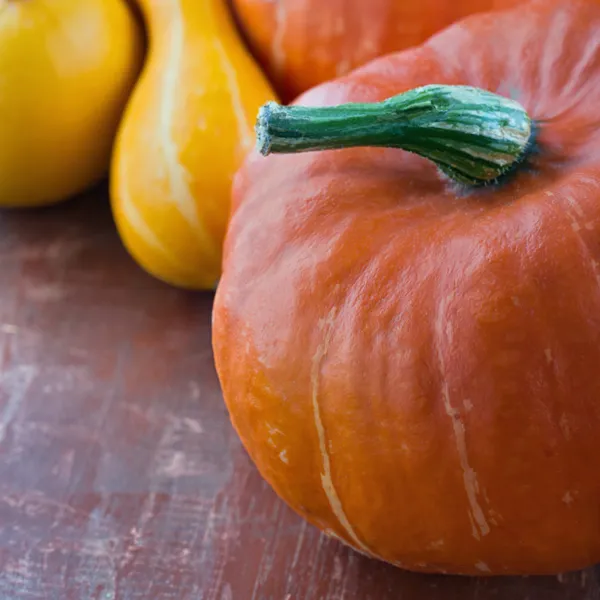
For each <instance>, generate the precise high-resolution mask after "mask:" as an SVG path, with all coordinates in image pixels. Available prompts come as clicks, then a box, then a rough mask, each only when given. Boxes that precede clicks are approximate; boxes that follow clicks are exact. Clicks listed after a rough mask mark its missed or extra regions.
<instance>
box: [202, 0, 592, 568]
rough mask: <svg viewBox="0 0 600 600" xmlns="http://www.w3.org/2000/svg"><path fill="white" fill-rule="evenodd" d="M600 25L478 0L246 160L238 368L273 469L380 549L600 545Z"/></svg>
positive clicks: (266, 130)
mask: <svg viewBox="0 0 600 600" xmlns="http://www.w3.org/2000/svg"><path fill="white" fill-rule="evenodd" d="M598 31H600V7H599V6H598V5H596V4H595V3H590V2H586V1H585V0H566V1H562V2H558V1H556V0H542V1H539V2H532V3H530V4H528V5H527V6H523V7H520V8H518V9H515V10H511V11H505V12H498V13H488V14H484V15H476V16H472V17H469V18H467V19H465V20H464V21H462V22H460V23H458V24H456V25H454V26H452V27H450V28H448V29H447V30H445V31H444V32H443V33H441V34H439V35H437V36H436V37H434V38H433V39H432V40H430V41H429V42H427V43H425V44H424V45H422V46H420V47H416V48H414V49H410V50H407V51H404V52H401V53H398V54H394V55H390V56H387V57H384V58H381V59H379V60H377V61H375V62H372V63H370V64H369V65H367V66H365V67H363V68H361V69H359V70H357V71H354V72H353V73H351V74H349V75H348V76H346V77H345V78H342V79H339V80H337V81H333V82H330V83H326V84H324V85H322V86H320V87H318V88H316V89H314V90H312V91H310V92H308V93H307V94H306V95H304V96H303V97H301V98H300V99H299V100H298V102H297V103H296V104H297V105H296V106H291V107H278V106H276V105H270V106H268V107H267V108H266V109H264V110H263V111H262V113H261V122H260V123H259V139H260V143H261V148H262V150H263V151H264V152H265V153H267V152H268V151H271V152H286V154H282V155H280V156H269V157H267V158H265V157H263V156H260V154H259V153H258V152H254V153H253V154H252V155H251V156H250V157H249V158H248V160H247V162H246V163H245V165H244V167H243V169H242V170H241V171H240V172H239V173H238V175H237V177H236V182H235V190H234V201H233V214H232V218H231V221H230V225H229V230H228V234H227V238H226V245H225V258H224V267H223V268H224V274H223V277H222V279H221V282H220V285H219V288H218V291H217V295H216V300H215V307H214V330H213V331H214V333H213V336H214V337H213V344H214V350H215V357H216V365H217V369H218V373H219V377H220V381H221V384H222V388H223V394H224V398H225V402H226V404H227V407H228V409H229V412H230V415H231V419H232V422H233V425H234V426H235V428H236V430H237V432H238V434H239V435H240V437H241V439H242V441H243V443H244V445H245V447H246V448H247V450H248V452H249V454H250V456H251V457H252V459H253V460H254V462H255V463H256V465H257V466H258V468H259V470H260V472H261V473H262V475H263V476H264V477H265V478H266V480H267V481H268V482H269V483H270V484H271V485H272V486H273V488H274V489H275V490H276V491H277V493H278V494H279V495H280V496H281V497H282V498H283V499H284V500H285V501H286V502H287V503H288V504H289V505H290V506H291V507H293V508H294V509H295V510H296V511H297V512H298V513H299V514H301V515H302V516H304V517H305V518H306V519H308V520H309V521H310V522H311V523H313V524H314V525H316V526H317V527H319V528H321V529H322V530H324V531H326V532H329V533H330V534H331V535H334V536H336V537H338V538H340V539H342V540H343V541H344V542H345V543H347V544H349V545H350V546H352V547H354V548H356V549H357V550H359V551H361V552H364V553H366V554H368V555H370V556H374V557H377V558H380V559H382V560H385V561H388V562H390V563H393V564H396V565H399V566H402V567H405V568H407V569H411V570H417V571H430V572H450V573H462V574H515V573H529V574H535V573H554V572H559V571H564V570H569V569H576V568H580V567H584V566H586V565H590V564H592V563H595V562H597V561H599V560H600V536H599V535H598V531H599V527H600V511H599V506H600V477H598V465H597V463H596V458H597V457H598V456H600V401H599V399H600V375H599V370H598V365H600V121H599V117H598V107H599V106H600V45H599V44H598V39H599V38H598ZM427 84H437V85H436V86H434V87H431V86H429V87H426V88H424V89H418V88H419V87H420V86H425V85H427ZM455 86H470V87H469V88H462V87H455ZM415 88H417V90H416V91H411V92H409V93H408V94H404V92H407V91H408V90H414V89H415ZM459 92H460V93H459ZM462 92H465V94H467V95H464V94H462ZM488 92H491V93H492V94H489V93H488ZM469 94H475V95H474V96H473V95H469ZM397 95H399V96H397ZM509 97H512V98H513V99H514V101H513V100H509V99H508V98H509ZM390 98H393V99H392V100H388V101H387V102H383V101H384V100H386V99H390ZM381 102H383V104H382V103H381ZM346 103H354V104H351V105H347V104H346ZM357 103H358V104H357ZM360 103H363V104H360ZM361 136H362V137H361ZM532 136H533V137H532ZM532 139H534V140H535V144H534V145H533V146H532V145H531V144H530V142H531V141H532ZM364 145H368V146H371V147H355V148H346V149H337V150H335V149H332V150H327V151H312V152H303V153H301V154H291V152H293V151H297V150H320V149H322V148H340V147H342V146H364ZM373 146H383V147H379V148H378V147H373ZM390 146H397V147H390ZM407 150H409V151H407ZM419 155H420V156H419ZM432 161H434V162H435V163H437V167H439V168H437V167H436V164H434V162H432ZM440 171H442V172H443V174H440ZM507 171H509V172H508V173H507ZM448 176H450V177H451V178H453V179H456V180H458V181H460V182H461V183H460V184H456V183H452V182H451V181H449V179H448ZM497 176H500V178H499V179H498V180H497V181H496V179H497ZM475 183H479V184H481V183H483V184H485V185H472V184H475Z"/></svg>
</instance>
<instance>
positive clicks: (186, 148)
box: [111, 0, 274, 289]
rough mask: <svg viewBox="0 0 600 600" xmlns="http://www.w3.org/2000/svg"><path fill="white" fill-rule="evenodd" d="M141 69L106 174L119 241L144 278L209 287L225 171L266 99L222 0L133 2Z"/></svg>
mask: <svg viewBox="0 0 600 600" xmlns="http://www.w3.org/2000/svg"><path fill="white" fill-rule="evenodd" d="M139 4H140V8H141V10H142V13H143V14H144V16H145V19H146V23H147V28H148V32H149V53H148V58H147V61H146V66H145V68H144V71H143V73H142V76H141V77H140V80H139V82H138V84H137V86H136V89H135V91H134V93H133V95H132V98H131V100H130V102H129V105H128V107H127V109H126V112H125V116H124V119H123V121H122V124H121V129H120V131H119V134H118V137H117V143H116V148H115V153H114V157H113V165H112V174H111V178H112V179H111V198H112V206H113V213H114V217H115V221H116V223H117V227H118V230H119V233H120V235H121V237H122V240H123V243H124V244H125V246H126V247H127V249H128V251H129V252H130V254H131V255H132V256H133V257H134V259H135V260H136V261H137V262H138V263H139V264H140V265H141V266H142V267H143V268H144V269H145V270H146V271H148V272H149V273H151V274H152V275H154V276H155V277H157V278H159V279H161V280H163V281H165V282H168V283H170V284H172V285H175V286H178V287H183V288H189V289H210V288H213V287H214V286H215V284H216V282H217V281H218V278H219V276H220V272H221V247H222V243H223V238H224V234H225V229H226V225H227V219H228V216H229V197H230V191H231V181H232V177H233V174H234V172H235V171H236V169H237V167H238V166H239V164H240V162H241V160H242V159H243V158H244V156H245V155H246V153H247V152H248V150H250V148H251V147H252V145H253V144H254V121H255V118H256V114H257V111H258V108H259V107H260V106H261V105H262V104H263V103H264V102H266V101H268V100H269V99H272V98H274V93H273V91H272V90H271V87H270V85H269V84H268V82H267V80H266V79H265V77H264V76H263V74H262V72H261V71H260V69H259V68H258V67H257V65H256V64H255V63H254V61H253V59H252V58H251V56H250V55H249V53H248V51H247V50H246V48H245V47H244V45H243V43H242V41H241V39H240V37H239V35H238V32H237V30H236V28H235V25H234V23H233V21H232V19H231V16H230V14H229V10H228V7H227V4H226V1H225V0H139Z"/></svg>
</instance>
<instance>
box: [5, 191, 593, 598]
mask: <svg viewBox="0 0 600 600" xmlns="http://www.w3.org/2000/svg"><path fill="white" fill-rule="evenodd" d="M211 300H212V297H211V296H210V295H206V294H191V293H185V292H180V291H176V290H173V289H170V288H168V287H167V286H164V285H162V284H161V283H159V282H156V281H154V280H152V279H151V278H150V277H148V276H146V275H145V274H143V273H142V272H141V271H140V270H139V269H138V268H137V267H136V266H135V265H134V264H133V263H132V262H131V260H130V259H129V258H128V256H127V255H126V253H125V251H124V250H123V248H122V246H121V245H120V243H119V241H118V238H117V236H116V234H115V231H114V228H113V226H112V222H111V218H110V212H109V210H108V205H107V201H106V195H105V191H104V190H102V189H101V190H99V191H96V192H95V193H93V194H90V195H89V196H88V197H87V198H83V199H81V200H77V201H74V202H71V203H69V204H66V205H64V206H61V207H56V208H52V209H46V210H42V211H37V212H29V213H19V212H12V213H3V214H1V215H0V352H1V354H0V598H1V599H2V600H17V599H19V600H20V599H23V600H33V599H38V598H39V599H44V600H46V599H51V600H54V599H56V600H59V599H60V600H87V599H96V600H138V599H139V600H142V599H143V600H152V599H157V600H170V599H173V600H188V599H189V600H232V599H233V600H296V599H297V600H300V599H308V600H313V599H314V600H321V599H323V600H334V599H335V600H341V599H344V600H455V599H456V600H487V599H495V600H538V599H539V600H559V599H560V600H574V599H577V600H583V599H585V600H592V599H598V598H600V586H599V584H598V573H599V572H598V571H597V570H595V569H589V570H587V571H584V572H581V573H570V574H567V575H564V576H561V577H548V578H535V577H531V578H509V579H468V578H454V577H428V576H422V575H415V574H411V573H406V572H402V571H400V570H398V569H395V568H392V567H389V566H387V565H384V564H380V563H377V562H374V561H370V560H367V559H365V558H363V557H362V556H359V555H357V554H355V553H353V552H351V551H349V550H348V549H346V548H344V547H342V546H341V545H340V544H338V543H337V542H335V541H331V540H329V539H327V538H324V537H323V536H321V535H320V534H319V533H318V532H317V531H316V530H314V529H313V528H311V527H309V526H307V525H305V524H304V523H303V522H302V521H301V520H300V519H299V518H298V517H297V516H296V515H295V514H293V513H292V512H291V511H290V510H288V509H287V508H286V507H285V506H284V505H283V504H282V503H281V502H280V501H279V500H278V499H277V498H276V497H275V495H274V494H273V493H272V492H271V490H270V489H269V488H268V487H267V486H266V485H265V483H264V482H263V481H262V479H261V478H260V476H259V475H258V473H257V472H256V470H255V469H254V468H253V466H252V465H251V463H250V462H249V460H248V458H247V457H246V455H245V453H244V451H243V449H242V448H241V446H240V444H239V442H238V440H237V438H236V436H235V434H234V432H233V430H232V428H231V426H230V424H229V421H228V417H227V413H226V411H225V409H224V406H223V403H222V400H221V396H220V392H219V386H218V382H217V379H216V376H215V372H214V367H213V361H212V354H211V347H210V310H211ZM591 458H592V457H591Z"/></svg>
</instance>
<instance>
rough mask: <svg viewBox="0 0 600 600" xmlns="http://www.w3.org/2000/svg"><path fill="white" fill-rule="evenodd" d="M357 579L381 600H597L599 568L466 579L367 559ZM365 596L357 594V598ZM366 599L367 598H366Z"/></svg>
mask: <svg viewBox="0 0 600 600" xmlns="http://www.w3.org/2000/svg"><path fill="white" fill-rule="evenodd" d="M354 570H355V573H353V579H355V580H356V581H357V582H358V583H359V587H360V586H364V590H365V593H367V590H368V593H369V594H371V596H369V597H373V598H377V599H378V600H388V599H389V600H395V599H396V598H398V597H400V596H399V595H400V594H401V597H402V599H403V600H492V599H493V600H532V599H533V598H543V599H544V600H581V599H582V598H592V597H595V596H594V594H595V593H597V588H598V575H599V571H598V568H597V567H590V568H588V569H584V570H582V571H575V572H571V573H565V574H560V575H558V576H523V577H464V576H450V575H429V574H421V573H411V572H408V571H403V570H402V569H397V568H396V567H393V566H391V565H387V564H383V563H378V562H377V561H373V560H370V559H368V558H366V557H362V556H361V557H360V559H359V560H358V561H356V567H355V569H354ZM362 597H363V595H361V594H360V593H357V595H356V598H362ZM364 597H366V596H364Z"/></svg>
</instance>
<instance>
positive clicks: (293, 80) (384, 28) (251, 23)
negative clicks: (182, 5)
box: [233, 0, 523, 100]
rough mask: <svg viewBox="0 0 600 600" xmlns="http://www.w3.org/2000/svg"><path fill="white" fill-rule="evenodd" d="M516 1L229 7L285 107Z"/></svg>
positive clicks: (247, 0)
mask: <svg viewBox="0 0 600 600" xmlns="http://www.w3.org/2000/svg"><path fill="white" fill-rule="evenodd" d="M522 1H523V0H444V1H440V0H420V1H416V0H369V1H368V2H365V0H327V1H323V0H277V1H276V2H274V1H273V0H233V6H234V8H235V10H236V12H237V14H238V16H239V20H240V22H241V24H242V26H243V28H244V31H245V33H246V36H247V38H248V40H249V42H250V44H251V46H252V48H253V50H254V52H255V53H256V56H257V57H258V59H259V61H260V63H261V64H262V65H263V66H264V68H265V69H266V71H267V73H268V74H269V76H270V78H271V80H272V81H274V83H275V86H276V89H277V90H278V91H279V92H280V94H281V95H282V96H283V97H284V99H286V100H290V99H292V98H294V97H295V96H297V95H298V94H299V93H301V92H304V91H306V90H307V89H309V88H311V87H313V86H315V85H317V84H319V83H323V82H324V81H327V80H329V79H333V78H334V77H339V76H341V75H345V74H346V73H347V72H349V71H351V70H352V69H354V68H356V67H358V66H360V65H363V64H365V63H366V62H368V61H370V60H372V59H374V58H377V57H379V56H382V55H384V54H388V53H390V52H396V51H398V50H403V49H406V48H409V47H411V46H414V45H417V44H420V43H422V42H424V41H425V40H426V39H427V38H428V37H430V36H431V35H433V34H434V33H436V32H438V31H440V30H441V29H443V28H444V27H447V26H448V25H450V24H451V23H453V22H455V21H457V20H459V19H461V18H463V17H466V16H467V15H470V14H473V13H477V12H482V11H487V10H493V9H497V8H506V7H510V6H512V5H515V4H517V3H520V2H522Z"/></svg>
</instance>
